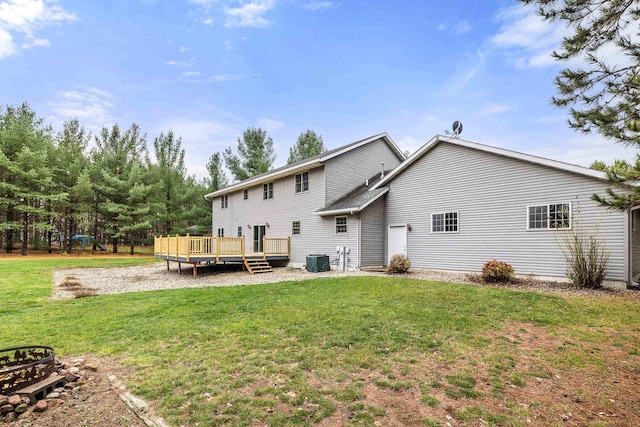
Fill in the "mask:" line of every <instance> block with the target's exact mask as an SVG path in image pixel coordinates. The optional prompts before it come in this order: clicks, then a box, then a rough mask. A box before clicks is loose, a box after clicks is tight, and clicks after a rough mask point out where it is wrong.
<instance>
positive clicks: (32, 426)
mask: <svg viewBox="0 0 640 427" xmlns="http://www.w3.org/2000/svg"><path fill="white" fill-rule="evenodd" d="M75 359H82V360H84V361H85V362H86V363H87V364H90V365H92V367H95V368H97V369H96V370H95V371H93V370H91V371H90V370H86V371H85V372H86V376H85V378H86V381H85V382H84V383H83V384H82V385H81V386H80V387H79V390H77V391H74V392H69V393H68V396H66V397H63V398H53V399H47V402H48V404H49V405H48V409H47V410H46V411H44V412H40V413H38V412H33V407H32V408H31V410H30V411H28V412H27V413H25V414H23V416H21V418H20V419H19V420H16V421H14V422H11V423H3V422H2V419H1V418H0V426H23V427H58V426H60V427H61V426H69V427H76V426H78V427H79V426H82V427H104V426H127V427H144V426H146V424H145V423H144V422H143V421H142V420H141V419H140V418H139V417H138V416H137V415H136V414H135V413H134V412H133V411H132V410H131V409H130V408H129V406H127V405H126V404H125V403H124V402H123V401H122V399H120V397H119V396H118V395H119V394H120V393H123V392H125V391H126V390H123V389H120V388H117V385H119V384H118V380H120V381H122V380H123V379H124V378H126V377H127V376H129V375H130V374H131V370H129V369H126V368H124V367H123V366H122V364H120V363H119V362H117V361H115V360H112V359H109V358H104V357H102V358H96V357H92V356H89V357H87V356H70V357H68V358H66V357H65V358H64V360H65V361H66V360H75ZM109 378H111V379H112V380H114V378H115V379H116V381H115V382H114V383H113V384H112V382H111V381H110V380H109Z"/></svg>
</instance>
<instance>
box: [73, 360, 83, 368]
mask: <svg viewBox="0 0 640 427" xmlns="http://www.w3.org/2000/svg"><path fill="white" fill-rule="evenodd" d="M83 363H84V359H73V360H72V361H71V364H72V365H73V366H79V365H82V364H83Z"/></svg>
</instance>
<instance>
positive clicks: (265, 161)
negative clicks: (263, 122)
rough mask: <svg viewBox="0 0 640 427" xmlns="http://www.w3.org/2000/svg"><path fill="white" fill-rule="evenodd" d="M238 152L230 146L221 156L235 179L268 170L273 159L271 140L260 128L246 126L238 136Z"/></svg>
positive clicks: (243, 178) (252, 175)
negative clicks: (240, 136)
mask: <svg viewBox="0 0 640 427" xmlns="http://www.w3.org/2000/svg"><path fill="white" fill-rule="evenodd" d="M237 150H238V154H233V151H232V150H231V147H228V148H227V149H225V150H224V153H223V157H224V161H225V163H226V165H227V169H229V171H230V172H231V175H233V178H234V179H235V180H236V181H244V180H245V179H249V178H251V177H254V176H256V175H260V174H261V173H265V172H268V171H269V170H270V169H271V167H272V166H273V162H274V161H275V158H276V156H275V153H274V150H273V140H272V139H271V137H270V136H267V132H266V131H264V130H262V129H260V128H248V129H246V130H245V131H244V132H243V133H242V138H238V147H237Z"/></svg>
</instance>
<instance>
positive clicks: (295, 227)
mask: <svg viewBox="0 0 640 427" xmlns="http://www.w3.org/2000/svg"><path fill="white" fill-rule="evenodd" d="M291 235H292V236H298V235H300V221H293V222H292V223H291Z"/></svg>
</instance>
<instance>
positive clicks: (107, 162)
mask: <svg viewBox="0 0 640 427" xmlns="http://www.w3.org/2000/svg"><path fill="white" fill-rule="evenodd" d="M95 142H96V147H95V149H94V150H93V153H92V157H93V162H94V167H93V176H92V181H93V185H94V188H95V189H96V196H97V198H96V200H97V203H96V204H97V206H96V207H97V211H98V212H97V213H99V214H100V215H101V216H102V217H103V220H104V227H105V234H106V236H107V237H109V238H110V239H111V243H112V245H113V249H112V251H113V253H117V252H118V242H119V241H120V239H121V238H122V237H123V236H124V232H123V231H122V230H121V228H122V227H123V226H126V223H125V219H126V213H127V212H128V209H132V208H136V207H137V206H129V203H130V194H129V193H130V190H131V186H132V185H133V183H132V182H131V181H130V179H129V177H130V174H131V170H132V167H133V165H134V164H136V167H139V164H140V163H141V159H143V158H146V156H145V154H146V135H140V128H139V127H138V125H136V124H135V123H134V124H132V125H131V127H130V128H129V129H128V130H127V131H125V132H124V133H123V132H121V130H120V128H119V127H118V125H113V126H112V127H111V129H109V128H106V127H104V128H102V130H101V132H100V135H99V136H96V139H95ZM140 179H142V177H141V176H140ZM140 203H142V202H140ZM145 203H146V201H145Z"/></svg>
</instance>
